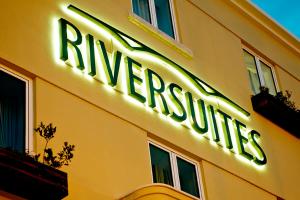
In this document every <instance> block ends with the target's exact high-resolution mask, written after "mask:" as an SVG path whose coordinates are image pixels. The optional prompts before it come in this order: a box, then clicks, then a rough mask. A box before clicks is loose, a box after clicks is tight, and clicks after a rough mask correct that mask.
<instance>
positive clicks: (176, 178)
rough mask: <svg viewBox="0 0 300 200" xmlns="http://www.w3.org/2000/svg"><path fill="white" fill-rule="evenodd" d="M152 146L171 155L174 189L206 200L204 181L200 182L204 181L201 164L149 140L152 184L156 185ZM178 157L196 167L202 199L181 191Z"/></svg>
mask: <svg viewBox="0 0 300 200" xmlns="http://www.w3.org/2000/svg"><path fill="white" fill-rule="evenodd" d="M150 144H151V145H153V146H155V147H157V148H160V149H162V150H163V151H166V152H168V153H169V158H170V163H171V170H172V177H173V184H174V186H173V187H174V188H175V189H177V190H180V191H181V192H183V193H184V194H186V195H189V196H192V197H193V198H196V199H201V200H204V192H203V190H202V188H203V187H204V186H203V182H202V180H200V179H202V176H201V173H200V164H199V162H197V161H194V160H193V159H191V158H189V157H187V156H185V155H183V154H181V153H179V152H177V151H175V150H173V149H170V148H169V147H167V146H165V145H163V144H161V143H159V142H157V141H153V140H151V139H148V148H149V155H150V159H149V160H150V166H151V175H152V182H153V183H154V181H153V173H152V163H151V152H150ZM177 157H178V158H181V159H183V160H185V161H186V162H188V163H191V164H192V165H194V166H195V171H196V176H197V184H198V190H199V196H200V197H196V196H194V195H191V194H189V193H187V192H185V191H183V190H181V187H180V179H179V172H178V165H177Z"/></svg>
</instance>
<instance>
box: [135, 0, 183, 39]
mask: <svg viewBox="0 0 300 200" xmlns="http://www.w3.org/2000/svg"><path fill="white" fill-rule="evenodd" d="M132 7H133V12H134V13H135V14H136V15H138V16H139V17H141V18H142V19H144V20H145V21H147V22H148V23H150V24H152V25H153V26H154V27H156V28H158V29H159V30H161V31H162V32H164V33H166V34H167V35H169V36H170V37H172V38H174V39H177V36H176V34H175V33H176V30H175V23H174V13H173V4H172V0H132Z"/></svg>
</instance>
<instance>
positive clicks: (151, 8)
mask: <svg viewBox="0 0 300 200" xmlns="http://www.w3.org/2000/svg"><path fill="white" fill-rule="evenodd" d="M148 4H149V12H150V18H151V20H150V21H151V24H152V25H153V26H154V27H156V28H157V29H158V25H157V16H156V10H155V2H154V0H148Z"/></svg>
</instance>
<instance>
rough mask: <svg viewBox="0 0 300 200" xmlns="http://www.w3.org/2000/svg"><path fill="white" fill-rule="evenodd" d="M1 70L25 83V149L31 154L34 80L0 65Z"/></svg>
mask: <svg viewBox="0 0 300 200" xmlns="http://www.w3.org/2000/svg"><path fill="white" fill-rule="evenodd" d="M0 70H2V71H3V72H5V73H7V74H9V75H11V76H13V77H15V78H17V79H19V80H21V81H24V82H25V89H26V91H25V95H26V97H25V98H26V100H25V103H26V106H25V149H24V151H25V152H26V151H28V152H29V153H30V152H32V151H33V89H32V80H31V79H30V78H28V77H26V76H24V75H22V74H20V73H18V72H16V71H14V70H12V69H9V68H8V67H5V66H3V65H1V64H0Z"/></svg>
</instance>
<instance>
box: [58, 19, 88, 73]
mask: <svg viewBox="0 0 300 200" xmlns="http://www.w3.org/2000/svg"><path fill="white" fill-rule="evenodd" d="M59 24H60V36H61V40H60V47H61V48H60V59H62V60H63V61H67V60H68V59H69V56H68V45H71V46H72V47H73V49H72V50H73V51H74V50H75V51H74V54H75V53H76V55H74V57H75V60H76V65H77V68H78V69H80V70H83V69H84V63H83V59H82V55H81V52H80V49H79V47H78V45H80V44H81V43H82V35H81V33H80V31H79V30H78V28H76V26H74V25H73V24H71V23H70V22H68V21H67V20H65V19H63V18H61V19H60V20H59ZM68 27H71V28H72V29H73V31H75V33H76V39H75V40H74V41H72V40H70V39H68V33H67V29H68Z"/></svg>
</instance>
